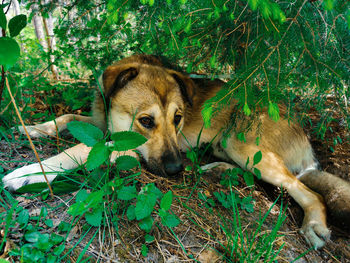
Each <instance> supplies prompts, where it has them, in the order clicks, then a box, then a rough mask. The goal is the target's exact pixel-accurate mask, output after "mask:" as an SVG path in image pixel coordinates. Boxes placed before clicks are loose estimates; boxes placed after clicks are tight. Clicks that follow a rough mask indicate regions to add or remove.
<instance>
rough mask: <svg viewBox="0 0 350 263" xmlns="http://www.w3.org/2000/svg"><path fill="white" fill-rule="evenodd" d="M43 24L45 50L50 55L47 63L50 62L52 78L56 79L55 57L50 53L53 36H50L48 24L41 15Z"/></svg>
mask: <svg viewBox="0 0 350 263" xmlns="http://www.w3.org/2000/svg"><path fill="white" fill-rule="evenodd" d="M51 19H52V18H51ZM43 24H44V29H45V33H46V41H47V51H48V52H49V54H50V56H49V63H50V64H51V65H50V68H51V72H52V76H53V78H54V79H56V80H57V79H58V73H57V67H56V66H55V65H54V64H53V63H54V61H55V57H54V55H52V52H53V51H54V49H53V47H54V45H53V38H54V37H51V35H50V31H49V26H48V20H47V19H46V18H44V17H43ZM52 34H53V32H52ZM52 36H53V35H52Z"/></svg>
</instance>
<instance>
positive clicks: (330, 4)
mask: <svg viewBox="0 0 350 263" xmlns="http://www.w3.org/2000/svg"><path fill="white" fill-rule="evenodd" d="M323 5H324V9H325V10H327V11H330V10H332V9H333V8H334V0H324V1H323Z"/></svg>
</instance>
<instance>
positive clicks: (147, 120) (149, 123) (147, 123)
mask: <svg viewBox="0 0 350 263" xmlns="http://www.w3.org/2000/svg"><path fill="white" fill-rule="evenodd" d="M139 122H140V123H141V125H142V126H143V127H145V128H147V129H152V128H153V127H154V121H153V118H151V117H142V118H140V119H139Z"/></svg>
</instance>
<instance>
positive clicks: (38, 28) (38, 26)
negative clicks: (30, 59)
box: [33, 10, 48, 52]
mask: <svg viewBox="0 0 350 263" xmlns="http://www.w3.org/2000/svg"><path fill="white" fill-rule="evenodd" d="M33 11H34V10H33ZM34 12H35V13H34V16H33V25H34V29H35V35H36V38H37V39H38V40H39V43H40V45H41V46H42V47H43V49H44V51H45V52H47V50H48V49H47V43H46V41H45V33H44V29H43V23H42V19H41V16H40V15H39V14H38V12H36V11H34Z"/></svg>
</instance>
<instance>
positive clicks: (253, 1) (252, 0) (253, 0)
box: [248, 0, 258, 11]
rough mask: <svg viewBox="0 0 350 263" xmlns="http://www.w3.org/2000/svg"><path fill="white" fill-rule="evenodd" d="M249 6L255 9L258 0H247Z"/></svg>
mask: <svg viewBox="0 0 350 263" xmlns="http://www.w3.org/2000/svg"><path fill="white" fill-rule="evenodd" d="M248 3H249V6H250V8H251V9H252V10H253V11H255V10H256V9H257V8H258V0H248Z"/></svg>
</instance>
